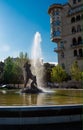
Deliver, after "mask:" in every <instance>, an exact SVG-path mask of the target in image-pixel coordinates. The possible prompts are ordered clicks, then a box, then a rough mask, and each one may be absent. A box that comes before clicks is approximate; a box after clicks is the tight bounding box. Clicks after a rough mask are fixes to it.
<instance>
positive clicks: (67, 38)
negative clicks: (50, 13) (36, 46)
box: [51, 0, 83, 73]
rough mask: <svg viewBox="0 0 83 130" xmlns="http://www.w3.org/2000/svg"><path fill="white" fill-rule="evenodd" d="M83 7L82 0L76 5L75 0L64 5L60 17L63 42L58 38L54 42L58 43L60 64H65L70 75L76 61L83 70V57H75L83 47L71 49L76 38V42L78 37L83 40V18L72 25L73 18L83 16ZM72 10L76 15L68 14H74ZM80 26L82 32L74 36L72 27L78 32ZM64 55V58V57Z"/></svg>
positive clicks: (70, 0)
mask: <svg viewBox="0 0 83 130" xmlns="http://www.w3.org/2000/svg"><path fill="white" fill-rule="evenodd" d="M81 6H83V5H82V0H81V2H78V0H76V3H75V4H74V3H73V0H69V3H68V4H65V5H63V7H62V9H61V14H60V17H61V40H60V39H58V37H57V39H58V40H57V41H56V39H55V40H53V42H56V43H57V51H55V52H57V53H58V63H59V64H60V65H63V64H64V65H65V69H66V71H67V72H68V73H70V67H71V65H72V63H73V62H74V61H78V65H79V67H80V69H81V70H82V68H83V64H82V60H83V57H78V56H74V50H75V49H76V50H77V53H78V52H79V49H82V48H83V47H82V45H81V46H76V47H75V48H73V47H71V45H72V39H73V38H74V37H75V38H76V40H77V39H78V37H82V38H83V36H82V33H83V27H82V23H83V18H82V19H81V20H79V21H76V22H74V23H71V19H72V17H75V18H76V16H77V15H81V16H82V15H83V14H82V10H80V11H79V7H81ZM55 7H56V6H55ZM53 9H54V8H53ZM77 9H78V11H77ZM51 10H52V7H51ZM72 10H74V13H70V14H69V13H68V12H69V11H70V12H72ZM78 25H81V27H82V31H81V32H76V33H73V34H72V27H73V26H74V27H75V28H76V30H77V26H78ZM53 38H54V37H53ZM82 40H83V39H82ZM61 42H63V43H64V48H61ZM63 53H64V57H63V56H62V54H63Z"/></svg>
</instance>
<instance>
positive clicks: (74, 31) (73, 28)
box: [72, 26, 76, 34]
mask: <svg viewBox="0 0 83 130" xmlns="http://www.w3.org/2000/svg"><path fill="white" fill-rule="evenodd" d="M74 33H76V29H75V27H74V26H73V27H72V34H74Z"/></svg>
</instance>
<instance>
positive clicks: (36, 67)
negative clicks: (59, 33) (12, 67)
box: [22, 32, 44, 93]
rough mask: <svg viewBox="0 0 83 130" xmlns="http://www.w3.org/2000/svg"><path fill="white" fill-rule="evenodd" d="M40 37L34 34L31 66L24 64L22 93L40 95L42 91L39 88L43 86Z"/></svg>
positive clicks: (37, 33)
mask: <svg viewBox="0 0 83 130" xmlns="http://www.w3.org/2000/svg"><path fill="white" fill-rule="evenodd" d="M40 43H41V35H40V33H39V32H36V33H35V36H34V41H33V47H32V52H31V58H32V60H31V64H29V63H28V62H26V63H25V64H24V74H25V75H24V79H25V80H24V89H22V92H24V93H40V92H43V89H42V88H40V87H39V86H43V85H42V83H43V70H44V67H43V64H42V61H41V58H42V51H41V45H40ZM29 79H31V83H30V84H29V86H28V87H27V83H28V81H29Z"/></svg>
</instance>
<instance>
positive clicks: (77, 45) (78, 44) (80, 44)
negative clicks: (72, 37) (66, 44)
mask: <svg viewBox="0 0 83 130" xmlns="http://www.w3.org/2000/svg"><path fill="white" fill-rule="evenodd" d="M78 47H83V43H82V42H80V43H76V44H71V48H78Z"/></svg>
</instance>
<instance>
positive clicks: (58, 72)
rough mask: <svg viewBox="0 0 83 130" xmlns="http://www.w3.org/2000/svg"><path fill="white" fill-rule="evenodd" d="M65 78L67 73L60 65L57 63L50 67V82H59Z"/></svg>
mask: <svg viewBox="0 0 83 130" xmlns="http://www.w3.org/2000/svg"><path fill="white" fill-rule="evenodd" d="M66 78H67V73H66V71H65V70H64V69H63V68H62V67H61V66H60V65H57V66H55V67H53V68H52V72H51V81H52V82H58V83H60V82H63V81H64V80H66Z"/></svg>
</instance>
